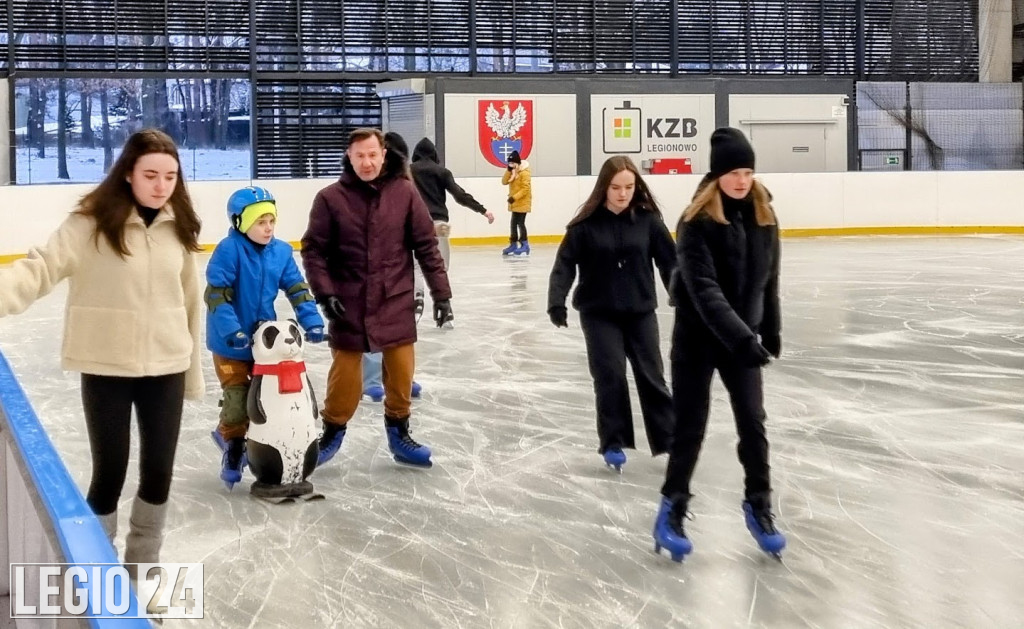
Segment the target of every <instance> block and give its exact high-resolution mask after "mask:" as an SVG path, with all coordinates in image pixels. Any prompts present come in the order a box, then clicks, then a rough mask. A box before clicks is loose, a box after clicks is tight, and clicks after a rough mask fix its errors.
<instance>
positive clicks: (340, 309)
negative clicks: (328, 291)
mask: <svg viewBox="0 0 1024 629" xmlns="http://www.w3.org/2000/svg"><path fill="white" fill-rule="evenodd" d="M320 305H321V306H322V307H323V309H324V314H326V315H327V318H328V319H335V320H339V321H340V320H341V319H344V318H345V306H344V305H342V303H341V300H340V299H338V298H337V297H335V296H334V295H329V296H327V297H322V298H320Z"/></svg>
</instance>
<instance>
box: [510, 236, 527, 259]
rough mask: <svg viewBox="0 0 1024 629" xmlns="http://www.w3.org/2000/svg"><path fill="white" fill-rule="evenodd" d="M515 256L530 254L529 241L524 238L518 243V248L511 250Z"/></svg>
mask: <svg viewBox="0 0 1024 629" xmlns="http://www.w3.org/2000/svg"><path fill="white" fill-rule="evenodd" d="M513 253H514V254H515V255H517V256H528V255H530V241H529V240H524V241H523V242H521V243H519V248H518V249H516V250H515V251H514V252H513Z"/></svg>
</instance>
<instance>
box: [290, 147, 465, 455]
mask: <svg viewBox="0 0 1024 629" xmlns="http://www.w3.org/2000/svg"><path fill="white" fill-rule="evenodd" d="M385 155H386V149H385V148H384V136H383V135H382V134H381V132H380V131H379V130H377V129H368V128H360V129H355V130H354V131H352V132H351V133H350V134H349V142H348V148H347V149H346V151H345V157H344V158H343V159H342V174H341V177H340V179H339V180H338V181H337V182H335V183H333V184H331V185H330V186H327V187H326V188H324V189H323V190H321V191H320V192H318V193H317V195H316V197H315V198H314V199H313V207H312V209H311V210H310V215H309V225H308V228H307V229H306V233H305V234H304V235H303V237H302V262H303V266H304V267H305V270H306V277H307V279H308V281H309V285H310V287H311V288H312V292H313V295H314V297H315V298H316V300H317V302H318V303H319V304H320V305H321V307H322V308H323V310H324V312H325V314H326V315H327V319H328V322H329V325H328V339H329V344H330V347H331V354H332V359H333V360H332V363H331V368H330V370H329V372H328V375H327V395H326V397H325V400H324V408H323V422H324V431H323V434H322V435H321V436H320V460H319V463H321V464H322V463H324V462H326V461H328V460H330V459H331V458H332V457H333V456H334V455H335V454H337V452H338V450H339V449H340V448H341V444H342V442H343V440H344V438H345V434H346V430H347V426H348V421H349V419H351V418H352V416H353V415H354V414H355V411H356V408H357V407H358V405H359V400H360V398H361V397H362V391H363V382H362V359H363V353H364V352H372V351H383V353H384V389H385V391H386V397H385V400H384V426H385V433H386V435H387V439H388V447H389V448H390V450H391V453H392V455H393V456H394V458H395V460H396V461H397V462H399V463H405V464H409V465H414V466H417V467H430V466H431V465H432V462H431V460H430V456H431V452H430V448H428V447H427V446H424V445H421V444H419V443H417V442H416V441H415V440H413V438H412V436H411V435H410V431H409V416H410V413H411V399H410V398H411V395H412V375H413V369H414V367H415V365H414V363H415V353H414V343H415V341H416V319H415V316H414V309H415V302H414V298H413V271H412V268H413V257H414V256H415V258H416V260H417V261H419V264H420V267H421V268H422V269H423V272H424V274H425V275H426V279H427V283H428V284H429V285H430V289H431V294H432V297H433V300H434V320H435V321H436V322H437V324H438V325H440V324H441V323H442V322H444V321H445V320H446V319H447V317H448V314H449V313H450V312H451V304H450V299H451V296H452V292H451V287H450V285H449V284H448V275H447V273H446V272H445V270H444V260H443V259H442V258H441V254H440V252H439V251H438V249H437V239H436V238H435V237H434V226H433V223H432V221H431V220H430V213H429V212H428V211H427V207H426V205H424V203H423V200H422V199H421V198H420V195H419V192H417V191H416V186H415V185H413V183H412V181H411V180H410V179H408V178H407V177H405V176H404V174H403V171H402V170H401V169H396V167H395V161H393V160H392V161H388V160H386V159H385Z"/></svg>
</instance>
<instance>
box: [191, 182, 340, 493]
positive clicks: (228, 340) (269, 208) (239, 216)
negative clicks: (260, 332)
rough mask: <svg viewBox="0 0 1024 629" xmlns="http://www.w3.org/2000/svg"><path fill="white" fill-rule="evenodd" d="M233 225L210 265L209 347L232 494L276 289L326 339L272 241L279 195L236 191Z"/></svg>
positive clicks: (311, 334)
mask: <svg viewBox="0 0 1024 629" xmlns="http://www.w3.org/2000/svg"><path fill="white" fill-rule="evenodd" d="M228 221H229V222H230V223H231V230H230V231H229V232H228V235H227V237H226V238H224V239H223V240H221V241H220V243H218V244H217V247H216V248H215V249H214V250H213V257H211V258H210V264H209V265H208V266H207V267H206V281H207V287H206V307H207V313H206V346H207V348H209V350H210V351H211V352H213V366H214V368H215V369H216V371H217V378H218V379H219V380H220V385H221V388H222V389H223V396H222V397H221V402H220V407H221V408H220V422H219V424H218V426H217V430H215V431H213V432H212V433H211V434H212V436H213V440H214V441H215V442H216V443H217V445H218V446H220V448H221V450H222V451H223V457H222V459H221V472H220V478H221V480H223V481H224V482H225V483H226V484H227V486H228V489H231V488H232V487H233V486H234V484H235V483H237V482H239V481H241V480H242V469H243V468H244V467H245V434H246V432H247V431H248V429H249V415H248V412H247V410H246V398H247V396H248V394H249V384H250V381H251V379H252V368H253V357H252V348H251V340H250V337H251V335H252V334H253V333H254V332H255V331H256V327H257V325H258V323H259V322H261V321H268V320H273V319H277V313H276V312H275V311H274V300H275V299H277V293H278V291H284V292H285V294H286V295H287V296H288V300H289V301H290V302H291V304H292V308H294V309H295V314H296V317H297V318H298V320H299V325H300V326H302V329H303V330H305V332H306V334H305V336H306V340H307V341H308V342H310V343H320V342H322V341H323V340H324V320H323V319H322V318H321V317H320V312H319V311H318V310H317V307H316V302H314V301H313V296H312V295H311V294H310V291H309V285H308V284H306V280H305V278H304V277H303V276H302V272H301V271H299V267H298V265H297V264H295V259H294V257H293V253H292V246H291V245H289V244H288V243H287V242H285V241H283V240H279V239H277V238H274V227H275V224H276V222H277V205H276V203H275V201H274V196H273V195H272V194H270V192H269V191H268V190H266V189H264V188H257V187H254V186H250V187H247V188H242V189H241V190H238V191H236V192H235V193H234V194H232V195H231V197H230V198H229V199H228Z"/></svg>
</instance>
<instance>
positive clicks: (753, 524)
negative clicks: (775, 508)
mask: <svg viewBox="0 0 1024 629" xmlns="http://www.w3.org/2000/svg"><path fill="white" fill-rule="evenodd" d="M755 505H756V506H755ZM743 518H744V520H746V522H747V530H748V531H750V534H751V535H752V536H753V537H754V540H755V541H756V542H757V545H758V546H760V547H761V550H763V551H764V552H766V553H768V554H769V555H771V556H773V557H775V558H776V559H779V560H781V559H782V549H783V548H785V547H786V537H785V536H784V535H783V534H782V533H780V532H779V531H778V529H776V528H775V523H774V522H773V520H774V519H775V516H774V515H773V514H772V508H771V505H770V504H769V503H768V501H767V499H765V500H763V501H755V502H753V503H752V502H751V501H750V500H744V501H743Z"/></svg>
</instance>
